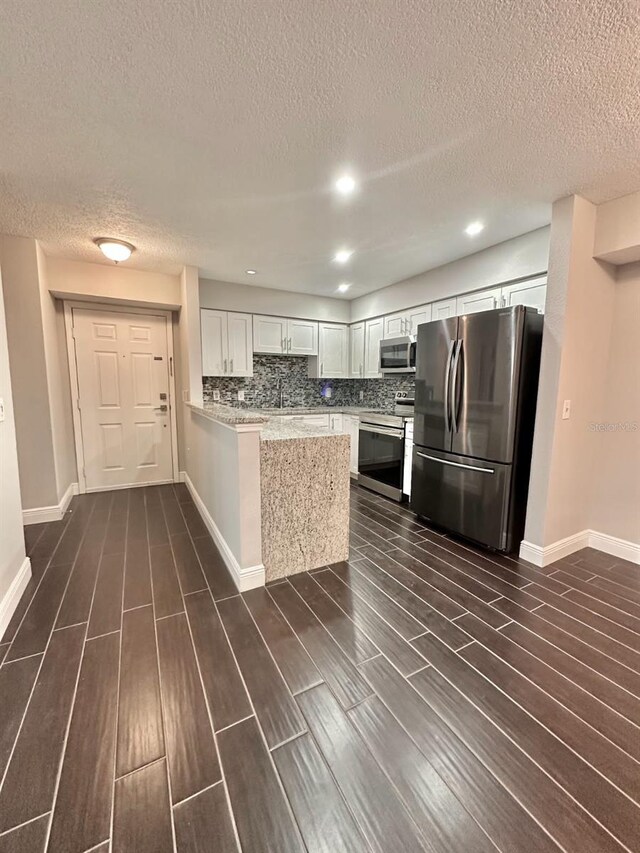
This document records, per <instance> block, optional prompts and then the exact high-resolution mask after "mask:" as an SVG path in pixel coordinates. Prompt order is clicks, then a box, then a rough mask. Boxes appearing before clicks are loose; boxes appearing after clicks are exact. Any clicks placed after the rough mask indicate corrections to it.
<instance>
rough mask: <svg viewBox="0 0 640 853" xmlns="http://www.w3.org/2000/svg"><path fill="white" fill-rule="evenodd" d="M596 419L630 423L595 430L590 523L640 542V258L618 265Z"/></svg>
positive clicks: (599, 530)
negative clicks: (604, 369) (605, 367)
mask: <svg viewBox="0 0 640 853" xmlns="http://www.w3.org/2000/svg"><path fill="white" fill-rule="evenodd" d="M598 423H603V424H628V425H631V427H630V428H629V429H620V428H618V429H615V430H607V431H605V432H598V433H597V435H596V444H597V451H596V455H595V464H594V468H593V484H592V511H591V524H590V526H591V528H592V529H594V530H597V531H598V532H601V533H606V534H608V535H609V536H615V537H617V538H620V539H625V540H627V541H630V542H637V543H640V263H636V264H631V265H629V266H626V267H619V268H618V274H617V282H616V287H615V300H614V309H613V324H612V327H611V341H610V345H609V357H608V359H607V369H606V382H605V390H604V398H603V400H602V407H601V410H600V413H599V416H598ZM633 425H635V427H634V426H633Z"/></svg>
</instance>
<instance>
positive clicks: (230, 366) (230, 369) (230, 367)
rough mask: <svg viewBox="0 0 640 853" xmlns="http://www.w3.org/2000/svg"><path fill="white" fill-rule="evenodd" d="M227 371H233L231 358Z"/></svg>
mask: <svg viewBox="0 0 640 853" xmlns="http://www.w3.org/2000/svg"><path fill="white" fill-rule="evenodd" d="M229 373H233V359H231V362H230V364H229Z"/></svg>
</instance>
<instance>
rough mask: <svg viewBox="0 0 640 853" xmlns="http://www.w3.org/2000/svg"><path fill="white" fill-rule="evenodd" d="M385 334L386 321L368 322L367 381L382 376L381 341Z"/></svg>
mask: <svg viewBox="0 0 640 853" xmlns="http://www.w3.org/2000/svg"><path fill="white" fill-rule="evenodd" d="M383 332H384V320H383V318H382V317H378V318H377V319H376V320H367V322H366V323H365V328H364V375H365V378H367V379H372V378H376V377H378V376H381V375H382V374H381V373H380V371H379V369H378V368H379V365H380V341H381V340H382V337H383Z"/></svg>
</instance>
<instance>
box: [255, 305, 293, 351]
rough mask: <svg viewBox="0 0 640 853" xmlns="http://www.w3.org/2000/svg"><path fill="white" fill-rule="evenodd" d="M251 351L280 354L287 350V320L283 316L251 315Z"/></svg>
mask: <svg viewBox="0 0 640 853" xmlns="http://www.w3.org/2000/svg"><path fill="white" fill-rule="evenodd" d="M253 351H254V352H260V353H265V354H267V355H282V354H283V353H285V352H286V351H287V321H286V320H285V319H284V317H261V316H259V315H257V314H255V315H254V317H253Z"/></svg>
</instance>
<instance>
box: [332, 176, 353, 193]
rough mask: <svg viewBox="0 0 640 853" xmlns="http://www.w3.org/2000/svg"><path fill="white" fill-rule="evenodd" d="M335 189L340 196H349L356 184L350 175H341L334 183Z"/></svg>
mask: <svg viewBox="0 0 640 853" xmlns="http://www.w3.org/2000/svg"><path fill="white" fill-rule="evenodd" d="M335 187H336V189H337V191H338V192H339V193H340V194H341V195H351V193H352V192H353V191H354V190H355V188H356V182H355V179H354V178H352V177H351V175H342V177H340V178H338V180H337V181H336V183H335Z"/></svg>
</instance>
